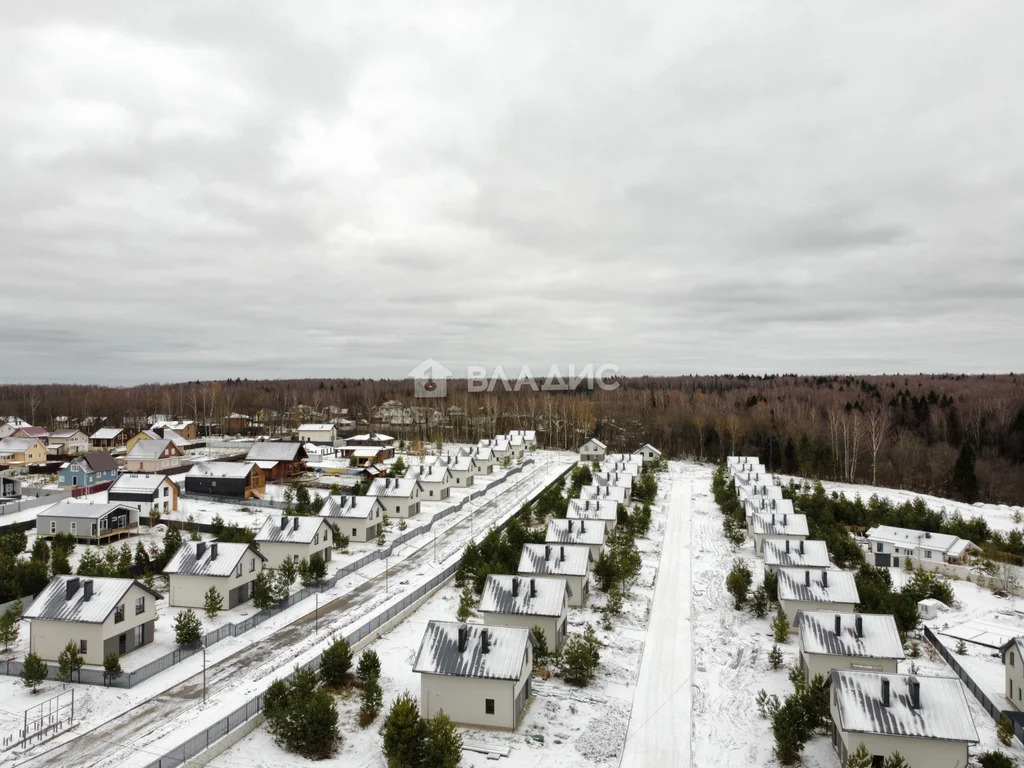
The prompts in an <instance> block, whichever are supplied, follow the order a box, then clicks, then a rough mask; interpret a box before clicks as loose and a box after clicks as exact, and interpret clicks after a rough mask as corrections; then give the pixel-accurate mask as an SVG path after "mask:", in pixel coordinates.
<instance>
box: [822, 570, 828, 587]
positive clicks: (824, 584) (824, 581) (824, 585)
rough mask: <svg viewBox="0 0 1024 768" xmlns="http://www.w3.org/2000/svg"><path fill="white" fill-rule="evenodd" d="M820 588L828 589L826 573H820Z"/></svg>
mask: <svg viewBox="0 0 1024 768" xmlns="http://www.w3.org/2000/svg"><path fill="white" fill-rule="evenodd" d="M821 586H822V587H823V588H824V589H828V571H822V572H821Z"/></svg>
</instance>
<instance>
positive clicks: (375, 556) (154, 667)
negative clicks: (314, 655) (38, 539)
mask: <svg viewBox="0 0 1024 768" xmlns="http://www.w3.org/2000/svg"><path fill="white" fill-rule="evenodd" d="M531 463H533V459H527V460H525V461H524V462H523V463H522V464H520V465H519V466H517V467H515V468H513V469H511V470H509V472H508V473H506V474H505V475H504V476H502V477H498V478H494V479H493V480H492V481H490V482H489V483H487V484H486V485H484V486H482V487H481V488H479V489H478V490H476V491H474V492H473V493H471V494H470V495H469V496H466V497H465V498H463V499H462V500H461V501H459V502H458V503H456V504H451V505H449V506H448V507H446V508H445V509H442V510H439V511H437V512H435V513H434V515H433V517H431V519H430V522H429V523H427V524H426V525H422V526H419V527H418V528H414V529H410V530H407V531H404V532H403V533H401V534H399V535H398V536H396V537H395V538H394V539H392V541H391V542H390V543H389V544H388V545H387V546H384V547H380V548H378V549H376V550H374V551H373V552H369V553H367V554H366V555H364V556H363V557H361V558H359V559H358V560H353V561H352V562H351V563H349V564H348V565H345V566H344V567H342V568H339V569H338V570H337V571H335V572H334V573H333V574H332V575H331V576H330V577H328V578H326V579H324V580H323V581H322V582H321V583H320V584H318V585H313V586H309V587H303V588H302V589H300V590H298V591H297V592H293V593H292V594H290V595H289V596H288V597H286V598H285V599H284V600H282V601H280V602H279V603H275V604H274V605H272V606H270V607H268V608H264V609H263V610H261V611H258V612H257V613H254V614H253V615H252V616H249V617H248V618H246V619H244V620H242V621H239V622H237V623H235V624H225V625H223V626H221V627H218V628H217V629H214V630H211V631H209V632H207V633H206V634H205V635H203V641H202V645H203V646H205V647H207V648H209V647H210V646H211V645H214V644H216V643H219V642H220V641H221V640H224V639H225V638H228V637H238V636H239V635H242V634H245V633H246V632H249V631H250V630H252V629H254V628H256V627H258V626H259V625H260V624H262V623H263V622H264V621H267V620H268V619H271V618H273V617H274V616H277V615H278V614H279V613H280V612H281V611H283V610H285V609H287V608H291V607H292V606H293V605H295V604H296V603H299V602H301V601H303V600H305V599H306V598H308V597H312V596H313V595H314V594H315V593H318V592H324V591H326V590H328V589H331V588H332V587H334V586H336V585H337V583H338V582H339V581H341V580H342V579H344V578H346V577H347V576H349V575H351V574H353V573H355V572H356V571H359V570H361V569H362V568H365V567H366V566H367V565H369V564H370V563H373V562H375V561H377V560H383V559H385V558H388V557H391V555H392V553H393V552H394V550H395V548H396V547H399V546H401V545H402V544H404V543H405V542H407V541H409V540H410V539H413V538H415V537H417V536H421V535H423V534H424V533H429V532H430V531H431V530H432V529H433V527H434V525H435V524H436V523H438V522H439V521H441V520H443V519H445V518H446V517H449V516H451V515H453V514H455V513H457V512H459V511H461V510H462V509H463V507H465V505H466V504H467V503H469V502H470V501H473V500H475V499H478V498H480V497H481V496H483V495H484V494H485V493H487V492H488V491H489V490H491V489H492V488H494V487H495V486H496V485H499V484H501V483H503V482H505V481H506V480H507V479H508V478H510V477H512V476H513V475H516V474H518V473H520V472H522V471H523V469H524V468H525V467H526V466H527V465H528V464H531ZM453 573H454V571H453ZM25 607H26V608H27V607H28V606H27V605H26V606H25ZM199 651H200V648H199V647H189V648H178V649H176V650H174V651H171V652H170V653H167V654H165V655H163V656H161V657H159V658H157V659H154V660H153V661H150V662H148V663H146V664H143V665H142V666H141V667H139V668H138V669H134V670H132V671H130V672H125V673H123V674H122V675H120V676H118V677H113V678H112V677H110V676H109V675H107V674H106V673H105V672H104V671H103V670H102V669H80V670H78V672H77V673H76V679H75V682H77V683H82V684H83V685H103V686H108V687H113V688H131V687H132V686H134V685H138V684H139V683H141V682H143V681H145V680H148V679H149V678H151V677H153V676H154V675H157V674H160V673H161V672H163V671H164V670H167V669H170V668H171V667H173V666H174V665H175V664H178V663H180V662H182V661H184V660H185V659H187V658H189V657H190V656H193V655H195V654H196V653H199ZM3 664H4V666H2V667H0V673H2V674H6V675H20V674H21V662H19V661H7V662H3ZM56 673H57V667H56V666H53V665H50V678H51V679H56Z"/></svg>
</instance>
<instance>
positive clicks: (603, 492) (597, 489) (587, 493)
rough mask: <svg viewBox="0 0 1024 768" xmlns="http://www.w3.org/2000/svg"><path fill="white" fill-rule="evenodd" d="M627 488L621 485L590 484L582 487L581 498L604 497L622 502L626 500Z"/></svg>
mask: <svg viewBox="0 0 1024 768" xmlns="http://www.w3.org/2000/svg"><path fill="white" fill-rule="evenodd" d="M626 491H627V489H626V488H625V487H623V486H621V485H588V486H586V487H585V488H582V489H580V498H581V499H583V500H584V501H586V500H588V499H598V500H600V499H604V500H606V501H614V502H621V501H625V500H626Z"/></svg>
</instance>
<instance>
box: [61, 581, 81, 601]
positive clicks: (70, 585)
mask: <svg viewBox="0 0 1024 768" xmlns="http://www.w3.org/2000/svg"><path fill="white" fill-rule="evenodd" d="M77 591H78V577H77V576H74V577H72V578H70V579H68V580H67V581H65V582H64V599H65V600H70V599H71V598H72V597H74V596H75V593H76V592H77Z"/></svg>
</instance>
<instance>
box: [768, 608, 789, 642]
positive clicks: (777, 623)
mask: <svg viewBox="0 0 1024 768" xmlns="http://www.w3.org/2000/svg"><path fill="white" fill-rule="evenodd" d="M772 634H773V635H774V636H775V642H776V643H785V642H788V641H789V618H788V617H787V616H786V612H785V611H783V610H782V606H781V605H780V606H779V611H778V613H776V614H775V619H774V620H773V621H772Z"/></svg>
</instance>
